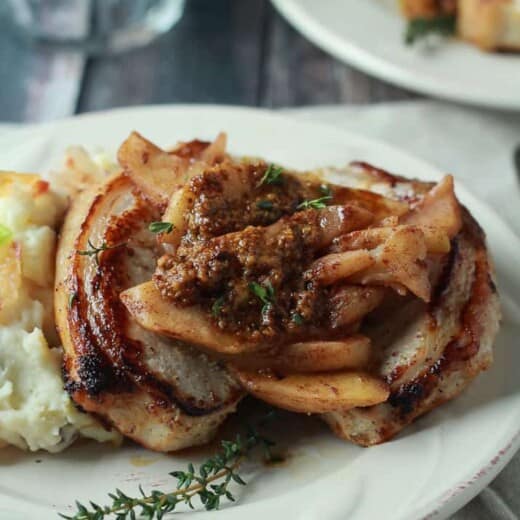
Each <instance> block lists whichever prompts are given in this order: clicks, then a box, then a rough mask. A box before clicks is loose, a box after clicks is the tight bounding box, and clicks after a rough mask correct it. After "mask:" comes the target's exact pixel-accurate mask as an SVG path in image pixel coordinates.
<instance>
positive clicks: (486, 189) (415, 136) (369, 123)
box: [285, 101, 520, 520]
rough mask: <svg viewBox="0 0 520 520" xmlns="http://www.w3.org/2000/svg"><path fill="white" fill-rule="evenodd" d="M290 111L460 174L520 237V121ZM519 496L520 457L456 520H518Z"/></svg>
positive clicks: (398, 108) (392, 110) (446, 109)
mask: <svg viewBox="0 0 520 520" xmlns="http://www.w3.org/2000/svg"><path fill="white" fill-rule="evenodd" d="M285 112H286V113H288V114H290V115H291V116H293V117H298V118H301V119H309V120H312V121H319V122H323V123H328V124H331V125H334V126H337V127H339V128H342V129H345V130H348V131H350V132H355V133H358V134H361V135H365V136H366V137H371V138H375V139H379V140H381V141H386V142H387V143H389V144H393V145H395V146H396V147H399V148H402V149H403V150H408V151H409V152H410V153H411V154H413V155H416V156H418V157H421V158H423V159H425V160H427V161H428V162H430V163H432V164H435V165H437V166H439V167H440V168H441V169H442V170H445V171H446V172H449V173H453V175H454V176H455V177H456V178H457V179H459V180H460V181H461V182H462V183H463V184H464V185H465V186H466V187H467V188H468V189H469V190H470V191H473V193H474V194H475V195H477V196H478V197H479V198H481V199H483V200H485V201H487V203H488V204H489V205H491V206H492V207H493V208H494V209H495V211H496V212H497V213H499V214H500V215H501V216H502V218H503V219H504V220H505V221H507V222H508V224H509V225H510V226H511V227H512V228H513V229H514V230H515V231H516V233H518V234H519V235H520V179H519V178H518V176H517V173H516V172H515V169H514V162H513V151H514V149H515V147H516V146H519V145H520V114H516V115H515V114H505V113H500V112H494V111H482V110H476V109H472V108H466V107H460V106H458V105H451V104H446V103H440V102H435V101H411V102H402V103H401V102H400V103H383V104H379V105H363V106H359V105H358V106H327V107H313V108H301V109H289V110H286V111H285ZM383 166H384V165H383ZM397 173H398V172H397ZM518 296H519V297H520V295H518ZM519 489H520V453H518V454H517V455H516V457H515V458H514V459H513V460H512V461H511V462H510V463H509V465H508V466H506V468H505V469H504V470H503V471H502V473H501V474H500V475H499V476H498V477H497V478H496V479H495V480H494V481H493V482H492V483H491V484H490V485H489V487H488V488H486V489H485V490H484V491H483V492H482V493H481V494H480V495H479V496H477V497H476V498H475V499H473V500H472V501H471V502H470V503H469V504H467V505H466V507H464V508H463V509H461V510H460V511H459V512H457V513H456V514H455V515H454V516H453V517H452V519H453V520H519V519H520V494H519V493H518V490H519Z"/></svg>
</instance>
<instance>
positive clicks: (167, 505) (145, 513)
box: [60, 414, 274, 520]
mask: <svg viewBox="0 0 520 520" xmlns="http://www.w3.org/2000/svg"><path fill="white" fill-rule="evenodd" d="M271 416H272V414H268V415H266V416H265V417H264V418H263V419H262V420H261V421H259V423H258V425H257V427H258V426H261V425H262V424H264V423H265V422H266V420H268V419H270V418H271ZM257 427H252V426H249V427H248V428H247V432H246V435H245V436H243V437H242V436H240V435H237V436H236V437H235V440H233V441H222V442H221V449H220V451H219V452H218V453H217V454H216V455H214V456H213V457H210V458H208V459H207V460H206V461H205V462H203V463H202V464H201V465H200V466H199V468H198V469H196V468H195V466H194V465H193V464H191V463H190V464H188V467H187V469H186V470H185V471H172V472H171V473H169V475H170V476H172V477H173V478H175V479H176V480H177V486H176V489H175V490H174V491H171V492H164V491H161V490H158V489H152V490H151V491H150V492H149V493H146V492H145V491H144V490H143V488H142V487H141V486H139V492H140V495H141V496H139V497H130V496H128V495H127V494H125V493H123V492H122V491H121V490H120V489H116V490H115V492H114V493H109V495H108V496H109V497H110V499H111V500H112V503H111V504H110V505H105V506H100V505H99V504H96V503H94V502H89V505H85V504H82V503H80V502H77V501H76V513H75V514H74V515H73V516H67V515H64V514H61V513H60V516H61V517H62V518H65V519H66V520H104V519H106V518H109V517H111V518H114V519H115V520H136V519H137V518H139V517H140V518H145V519H147V520H161V519H162V518H163V517H164V515H165V514H167V513H171V512H173V511H174V510H175V509H176V508H177V506H178V505H181V504H185V505H187V506H189V507H190V508H191V509H194V508H195V506H194V504H193V501H194V499H195V498H198V499H199V500H200V502H201V504H202V505H203V506H204V508H205V509H206V510H207V511H212V510H216V509H219V507H220V505H221V502H222V500H226V499H227V500H230V501H231V502H234V501H235V500H236V499H235V497H234V495H233V493H232V491H231V490H230V486H231V484H232V483H233V482H234V483H236V484H238V485H240V486H245V485H246V482H245V481H244V480H243V479H242V477H241V476H240V475H239V474H238V468H239V466H240V465H241V464H242V462H244V460H245V459H246V458H247V457H248V456H250V454H251V452H252V451H253V450H255V448H263V449H264V450H265V452H266V454H267V455H270V448H271V447H272V446H273V445H274V443H273V442H272V441H271V440H269V439H267V438H266V437H264V436H262V435H261V434H260V433H259V432H258V429H257ZM217 481H218V482H217Z"/></svg>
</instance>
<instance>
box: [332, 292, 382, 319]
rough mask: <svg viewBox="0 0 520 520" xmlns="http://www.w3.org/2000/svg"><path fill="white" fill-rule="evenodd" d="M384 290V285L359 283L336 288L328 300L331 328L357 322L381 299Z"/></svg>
mask: <svg viewBox="0 0 520 520" xmlns="http://www.w3.org/2000/svg"><path fill="white" fill-rule="evenodd" d="M386 292H387V289H385V288H384V287H366V286H361V285H345V286H342V287H339V288H337V289H336V290H335V291H334V292H333V293H332V295H331V300H330V306H331V316H330V322H331V326H332V328H343V327H346V326H348V325H351V324H353V323H356V322H358V321H359V320H361V319H362V318H363V317H364V316H365V315H366V314H368V313H369V312H370V311H373V310H374V309H375V308H376V307H377V306H378V305H379V304H380V303H381V302H382V301H383V298H384V296H385V293H386Z"/></svg>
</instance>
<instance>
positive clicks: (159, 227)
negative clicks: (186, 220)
mask: <svg viewBox="0 0 520 520" xmlns="http://www.w3.org/2000/svg"><path fill="white" fill-rule="evenodd" d="M174 228H175V226H174V225H173V224H172V223H171V222H152V223H151V224H150V225H149V226H148V230H149V231H151V232H152V233H156V234H157V235H162V234H165V235H167V234H168V233H171V232H172V231H173V230H174Z"/></svg>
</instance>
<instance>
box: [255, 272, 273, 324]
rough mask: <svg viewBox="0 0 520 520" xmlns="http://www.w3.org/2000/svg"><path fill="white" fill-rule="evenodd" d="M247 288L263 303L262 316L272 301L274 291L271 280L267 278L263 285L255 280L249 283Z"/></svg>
mask: <svg viewBox="0 0 520 520" xmlns="http://www.w3.org/2000/svg"><path fill="white" fill-rule="evenodd" d="M249 290H250V291H251V292H252V293H253V294H254V295H255V296H256V297H257V298H258V299H259V300H260V301H261V302H262V303H263V305H262V316H264V315H265V314H266V313H267V312H268V311H269V309H270V308H271V306H272V305H273V303H274V299H275V293H274V288H273V286H272V285H271V282H270V281H269V280H268V281H267V282H266V284H265V285H260V284H259V283H257V282H251V283H250V284H249Z"/></svg>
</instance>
